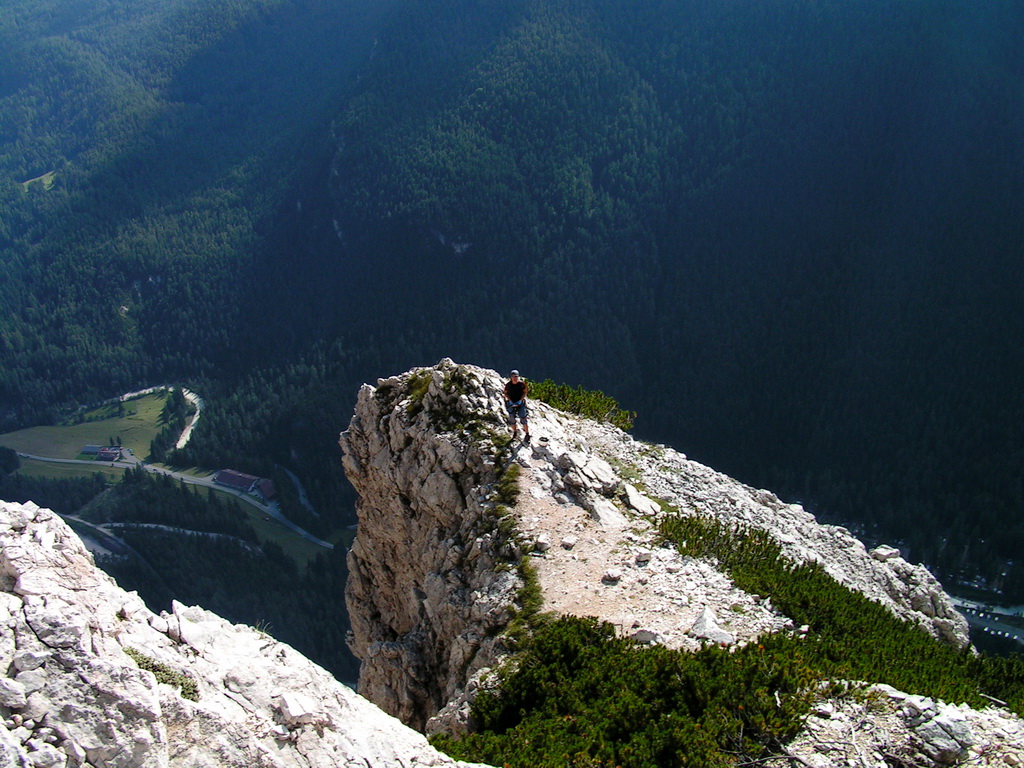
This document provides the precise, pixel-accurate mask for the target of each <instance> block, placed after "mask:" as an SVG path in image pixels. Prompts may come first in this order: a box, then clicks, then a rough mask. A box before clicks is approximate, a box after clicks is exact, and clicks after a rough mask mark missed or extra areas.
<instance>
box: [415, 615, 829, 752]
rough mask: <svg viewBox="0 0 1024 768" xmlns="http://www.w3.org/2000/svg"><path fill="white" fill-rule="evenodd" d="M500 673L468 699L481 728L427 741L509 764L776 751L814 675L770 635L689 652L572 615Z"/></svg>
mask: <svg viewBox="0 0 1024 768" xmlns="http://www.w3.org/2000/svg"><path fill="white" fill-rule="evenodd" d="M500 678H501V680H500V687H499V691H498V692H496V693H495V692H487V693H483V694H481V695H480V696H479V697H478V698H477V700H476V701H475V702H474V705H473V716H474V718H475V720H476V722H477V723H478V725H479V732H478V733H476V734H472V735H470V736H467V737H466V738H464V739H462V740H461V741H455V740H453V739H450V738H447V737H442V738H436V739H435V740H434V743H435V746H438V747H439V748H441V749H443V750H444V751H446V752H448V753H449V754H451V755H452V756H453V757H457V758H459V759H463V760H474V761H482V762H488V763H490V764H492V765H509V766H513V767H515V768H527V767H529V768H547V767H550V768H556V767H557V768H563V767H564V766H567V765H569V766H584V765H585V766H602V767H603V766H608V767H609V768H611V766H622V767H623V768H647V767H648V766H661V765H689V766H723V767H724V766H730V765H735V758H736V756H737V755H743V756H745V757H749V758H750V759H752V760H757V759H763V757H765V756H768V755H770V754H775V753H778V751H779V749H780V747H779V745H780V744H781V743H782V742H783V741H785V740H787V739H789V738H791V737H792V736H793V735H794V734H795V733H796V732H797V731H798V729H799V727H800V722H801V720H802V718H803V716H804V715H805V714H806V712H807V710H808V705H809V698H808V695H807V693H806V691H807V690H810V689H811V688H812V687H813V686H812V684H813V683H814V682H816V679H817V678H816V677H815V676H814V675H813V673H811V672H810V671H809V670H806V669H804V668H803V667H802V666H801V663H800V660H799V658H798V657H790V658H788V659H787V658H784V657H781V656H779V655H778V654H776V653H774V651H773V650H772V649H770V648H767V647H766V646H748V647H747V648H745V649H743V650H741V651H738V652H736V653H729V652H728V651H726V650H724V649H720V648H709V649H706V650H704V651H701V652H700V653H697V654H688V653H682V652H679V651H670V650H668V649H666V648H663V647H660V646H654V647H646V646H638V645H637V644H636V643H634V642H633V641H631V640H627V639H622V638H616V637H615V632H614V629H613V628H612V627H611V625H609V624H604V623H599V622H598V621H596V620H595V619H580V618H575V617H565V618H561V619H559V620H557V621H554V622H551V623H549V624H547V625H546V626H541V627H540V628H538V629H537V631H536V633H535V634H534V636H533V638H532V639H531V640H529V641H528V643H527V646H526V650H525V652H524V653H523V654H522V655H521V657H520V659H519V661H518V663H517V664H516V665H515V666H514V667H511V668H510V671H506V672H505V673H503V674H501V675H500Z"/></svg>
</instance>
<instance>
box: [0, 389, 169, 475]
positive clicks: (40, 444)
mask: <svg viewBox="0 0 1024 768" xmlns="http://www.w3.org/2000/svg"><path fill="white" fill-rule="evenodd" d="M166 400H167V393H166V392H154V393H152V394H149V395H143V396H141V397H139V398H137V399H135V400H129V401H127V402H125V403H120V404H119V403H107V404H104V405H102V406H99V407H98V408H94V409H92V410H90V411H85V412H84V413H81V414H78V415H76V416H75V417H72V419H70V420H68V421H67V422H66V423H64V424H61V425H58V426H48V427H30V428H29V429H19V430H17V431H15V432H7V433H6V434H3V435H0V445H6V446H7V447H9V448H13V449H14V450H16V451H18V452H19V453H29V454H32V455H34V456H47V457H50V458H54V459H80V458H89V457H88V456H83V455H82V448H83V447H85V446H86V445H108V444H109V443H110V441H111V439H113V440H114V441H115V442H117V439H118V438H121V445H122V446H123V447H125V448H130V449H131V450H132V452H133V453H134V454H135V455H136V456H138V457H139V458H145V457H146V456H147V455H148V454H149V444H150V443H151V442H152V440H153V438H154V437H156V436H157V434H158V433H159V432H160V429H161V427H162V425H161V424H160V413H161V411H162V410H163V407H164V402H165V401H166ZM119 405H120V406H121V407H119ZM97 463H100V462H97Z"/></svg>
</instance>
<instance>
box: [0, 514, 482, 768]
mask: <svg viewBox="0 0 1024 768" xmlns="http://www.w3.org/2000/svg"><path fill="white" fill-rule="evenodd" d="M0 586H2V590H0V672H2V674H0V766H3V767H4V768H15V767H16V768H31V767H33V766H34V767H35V768H79V767H81V768H86V767H87V766H93V767H94V768H175V767H180V768H221V767H227V768H231V767H232V766H236V767H237V768H254V767H256V766H259V767H262V768H286V767H287V768H336V767H339V766H340V767H348V768H355V767H356V766H358V768H367V766H372V767H373V768H384V767H385V766H386V767H387V768H399V766H402V767H403V768H409V767H410V766H459V765H466V764H463V763H456V762H455V761H452V760H451V759H449V758H447V757H445V756H444V755H441V754H439V753H438V752H436V751H435V750H434V749H432V748H431V747H430V746H429V745H428V744H427V743H426V741H425V739H424V738H423V737H422V736H421V735H420V734H418V733H415V732H413V731H412V730H410V729H409V728H407V727H405V726H403V725H402V724H401V723H399V722H398V721H397V720H395V719H394V718H391V717H389V716H387V715H385V714H384V713H383V712H381V711H380V710H379V709H378V708H377V707H375V706H373V705H372V704H370V703H369V702H367V701H366V700H365V699H363V698H362V697H360V696H358V695H356V694H355V693H353V692H352V691H350V690H349V689H347V688H346V687H345V686H343V685H342V684H341V683H339V682H337V681H336V680H334V678H333V677H331V675H330V674H329V673H327V672H326V671H325V670H323V669H321V668H320V667H318V666H316V665H315V664H313V663H312V662H310V661H308V660H307V659H306V658H304V657H303V656H301V655H300V654H298V653H297V652H295V651H294V650H293V649H292V648H290V647H289V646H287V645H284V644H283V643H279V642H276V641H275V640H273V639H272V638H271V637H269V636H267V635H266V634H264V633H262V632H259V631H257V630H255V629H252V628H250V627H246V626H236V625H232V624H230V623H229V622H227V621H225V620H223V619H221V618H219V617H217V616H215V615H213V614H211V613H209V612H207V611H204V610H202V609H201V608H195V607H193V608H187V607H185V606H182V605H178V604H175V605H174V610H173V612H172V613H170V614H166V613H165V614H161V615H159V616H158V615H155V614H153V613H152V612H150V611H149V610H147V609H146V607H145V605H144V604H143V603H142V600H141V599H139V597H138V595H136V594H135V593H126V592H124V591H123V590H121V589H119V588H118V587H117V586H116V584H115V583H114V582H113V580H111V579H110V578H109V577H108V576H107V575H106V574H104V573H103V572H102V571H100V570H98V569H97V568H96V567H95V565H94V564H93V561H92V556H91V555H90V554H89V553H88V552H87V551H86V549H85V547H84V546H83V545H82V542H81V541H80V540H79V539H78V537H77V536H76V535H75V534H74V532H72V531H71V529H70V528H68V527H67V526H66V525H65V524H64V522H63V521H62V520H61V519H60V518H59V517H58V516H57V515H55V514H53V513H52V512H50V511H49V510H46V509H40V508H38V507H37V506H36V505H34V504H31V503H30V504H10V503H6V502H0ZM183 694H184V695H183Z"/></svg>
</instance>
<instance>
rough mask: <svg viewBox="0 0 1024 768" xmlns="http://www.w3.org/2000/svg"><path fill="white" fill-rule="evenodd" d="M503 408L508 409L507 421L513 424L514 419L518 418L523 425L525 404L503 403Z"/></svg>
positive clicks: (523, 402) (524, 421) (521, 402)
mask: <svg viewBox="0 0 1024 768" xmlns="http://www.w3.org/2000/svg"><path fill="white" fill-rule="evenodd" d="M505 407H506V408H508V420H509V421H510V422H512V423H513V424H515V421H516V418H517V417H518V418H519V420H520V421H521V422H523V424H525V423H526V402H525V401H523V400H520V401H519V402H517V403H505Z"/></svg>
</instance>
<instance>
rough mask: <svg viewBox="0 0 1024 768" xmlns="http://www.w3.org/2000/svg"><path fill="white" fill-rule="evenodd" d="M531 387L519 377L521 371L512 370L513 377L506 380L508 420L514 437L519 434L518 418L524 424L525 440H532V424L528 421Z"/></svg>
mask: <svg viewBox="0 0 1024 768" xmlns="http://www.w3.org/2000/svg"><path fill="white" fill-rule="evenodd" d="M528 390H529V387H528V386H527V385H526V382H525V381H523V380H522V379H520V378H519V371H512V376H511V379H510V380H509V381H507V382H505V407H506V408H508V420H509V424H510V425H511V426H512V439H513V440H515V439H516V437H518V436H519V427H518V425H517V424H516V419H517V418H518V419H519V421H520V422H521V423H522V425H523V440H524V441H525V442H527V443H528V442H530V425H529V424H527V423H526V393H527V391H528Z"/></svg>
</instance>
